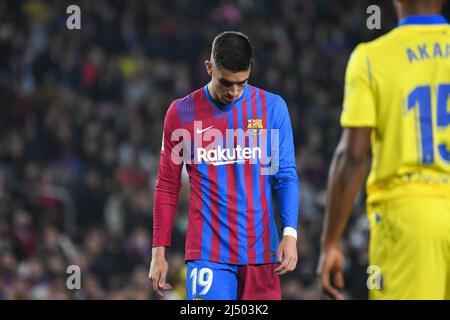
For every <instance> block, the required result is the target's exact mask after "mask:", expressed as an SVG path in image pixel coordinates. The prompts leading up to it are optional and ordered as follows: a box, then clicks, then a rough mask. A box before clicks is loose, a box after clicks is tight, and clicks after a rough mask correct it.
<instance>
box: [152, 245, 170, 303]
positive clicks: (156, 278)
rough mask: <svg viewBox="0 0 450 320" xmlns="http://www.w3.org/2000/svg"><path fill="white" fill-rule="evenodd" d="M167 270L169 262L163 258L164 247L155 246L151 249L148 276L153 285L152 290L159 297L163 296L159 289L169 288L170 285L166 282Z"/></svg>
mask: <svg viewBox="0 0 450 320" xmlns="http://www.w3.org/2000/svg"><path fill="white" fill-rule="evenodd" d="M168 271H169V264H168V263H167V260H166V258H165V247H155V248H153V249H152V262H151V263H150V271H149V273H148V277H149V279H150V281H151V282H152V285H153V290H155V292H156V293H157V294H158V296H159V297H161V298H164V294H163V293H162V291H161V290H170V289H172V286H171V285H170V284H168V283H166V276H167V273H168Z"/></svg>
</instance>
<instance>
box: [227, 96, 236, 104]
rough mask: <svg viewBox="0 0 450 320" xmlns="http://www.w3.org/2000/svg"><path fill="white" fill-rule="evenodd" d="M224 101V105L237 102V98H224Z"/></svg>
mask: <svg viewBox="0 0 450 320" xmlns="http://www.w3.org/2000/svg"><path fill="white" fill-rule="evenodd" d="M224 100H225V102H226V103H232V102H234V101H236V100H237V97H234V98H232V97H224Z"/></svg>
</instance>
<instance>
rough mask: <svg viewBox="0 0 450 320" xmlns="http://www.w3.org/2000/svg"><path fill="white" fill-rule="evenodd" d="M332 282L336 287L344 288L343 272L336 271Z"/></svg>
mask: <svg viewBox="0 0 450 320" xmlns="http://www.w3.org/2000/svg"><path fill="white" fill-rule="evenodd" d="M334 283H335V285H336V287H338V288H339V289H342V288H344V274H343V273H342V271H337V272H336V273H335V275H334Z"/></svg>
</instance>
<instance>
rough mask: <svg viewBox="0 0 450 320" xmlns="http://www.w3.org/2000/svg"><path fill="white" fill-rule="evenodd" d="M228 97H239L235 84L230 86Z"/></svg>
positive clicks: (237, 87)
mask: <svg viewBox="0 0 450 320" xmlns="http://www.w3.org/2000/svg"><path fill="white" fill-rule="evenodd" d="M228 95H230V96H232V97H236V96H238V95H239V86H238V85H236V84H234V85H233V86H231V88H230V89H229V90H228Z"/></svg>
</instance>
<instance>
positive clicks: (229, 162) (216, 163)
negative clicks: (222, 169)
mask: <svg viewBox="0 0 450 320" xmlns="http://www.w3.org/2000/svg"><path fill="white" fill-rule="evenodd" d="M231 163H245V160H230V161H221V162H212V163H211V164H212V165H213V166H222V165H224V164H231Z"/></svg>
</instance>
